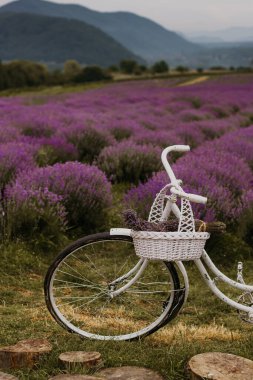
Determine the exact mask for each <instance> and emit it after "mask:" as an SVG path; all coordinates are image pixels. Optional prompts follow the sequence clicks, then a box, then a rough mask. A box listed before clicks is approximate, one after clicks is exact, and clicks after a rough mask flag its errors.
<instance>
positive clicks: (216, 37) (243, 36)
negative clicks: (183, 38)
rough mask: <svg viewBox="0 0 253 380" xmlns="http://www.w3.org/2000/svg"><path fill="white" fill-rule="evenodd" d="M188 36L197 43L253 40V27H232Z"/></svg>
mask: <svg viewBox="0 0 253 380" xmlns="http://www.w3.org/2000/svg"><path fill="white" fill-rule="evenodd" d="M187 38H189V39H190V40H192V41H194V42H195V43H202V44H203V43H204V44H205V43H238V42H252V41H253V27H251V28H250V27H240V26H237V27H231V28H227V29H222V30H217V31H211V32H207V31H202V32H198V33H197V32H195V33H190V34H188V35H187Z"/></svg>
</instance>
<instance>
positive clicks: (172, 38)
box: [0, 0, 199, 63]
mask: <svg viewBox="0 0 253 380" xmlns="http://www.w3.org/2000/svg"><path fill="white" fill-rule="evenodd" d="M0 12H1V13H3V12H12V13H13V12H15V13H18V14H21V13H22V14H24V13H29V14H34V15H40V16H50V17H58V18H64V19H65V20H66V19H72V20H79V21H81V22H84V23H88V24H90V25H92V26H94V27H96V28H99V29H100V30H101V31H103V32H104V33H106V34H107V35H109V36H110V37H111V38H113V39H114V40H116V41H117V42H118V43H119V44H121V45H123V46H124V47H125V48H126V49H128V50H129V51H131V52H133V54H135V55H137V56H141V57H142V58H143V59H144V60H145V61H147V62H154V61H156V60H159V59H171V58H173V57H175V58H176V57H179V58H180V57H184V55H185V54H187V53H189V52H192V51H195V50H198V49H199V48H198V46H197V45H195V44H193V43H191V42H189V41H187V40H186V39H184V38H183V37H181V36H180V35H178V34H177V33H175V32H172V31H169V30H167V29H165V28H163V27H162V26H160V25H159V24H157V23H155V22H153V21H151V20H149V19H147V18H145V17H141V16H137V15H136V14H133V13H129V12H109V13H107V12H106V13H103V12H97V11H93V10H91V9H88V8H86V7H83V6H80V5H76V4H57V3H52V2H49V1H44V0H18V1H13V2H11V3H8V4H6V5H4V6H2V7H1V8H0ZM113 63H116V62H113Z"/></svg>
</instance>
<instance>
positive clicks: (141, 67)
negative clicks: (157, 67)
mask: <svg viewBox="0 0 253 380" xmlns="http://www.w3.org/2000/svg"><path fill="white" fill-rule="evenodd" d="M139 68H140V70H141V72H142V73H145V72H146V71H147V70H148V68H147V66H146V65H139Z"/></svg>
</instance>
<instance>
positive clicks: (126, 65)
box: [119, 59, 138, 74]
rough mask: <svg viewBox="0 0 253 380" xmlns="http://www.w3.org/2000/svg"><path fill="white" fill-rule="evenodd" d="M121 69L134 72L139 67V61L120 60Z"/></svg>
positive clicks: (127, 72)
mask: <svg viewBox="0 0 253 380" xmlns="http://www.w3.org/2000/svg"><path fill="white" fill-rule="evenodd" d="M119 67H120V70H121V71H122V72H123V73H126V74H134V72H135V70H136V69H137V68H138V63H137V62H136V61H135V60H133V59H124V60H122V61H120V64H119Z"/></svg>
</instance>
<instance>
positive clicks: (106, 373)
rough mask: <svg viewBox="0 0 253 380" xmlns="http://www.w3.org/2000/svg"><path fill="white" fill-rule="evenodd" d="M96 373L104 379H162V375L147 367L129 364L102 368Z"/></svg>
mask: <svg viewBox="0 0 253 380" xmlns="http://www.w3.org/2000/svg"><path fill="white" fill-rule="evenodd" d="M98 375H99V376H100V375H101V376H103V377H105V379H106V380H130V379H131V380H132V379H133V380H164V377H162V376H161V375H160V374H159V373H157V372H155V371H153V370H151V369H149V368H142V367H129V366H125V367H114V368H106V369H102V370H101V371H99V372H98Z"/></svg>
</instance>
